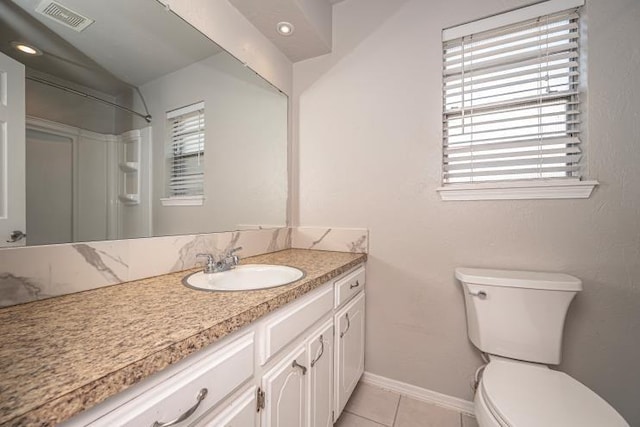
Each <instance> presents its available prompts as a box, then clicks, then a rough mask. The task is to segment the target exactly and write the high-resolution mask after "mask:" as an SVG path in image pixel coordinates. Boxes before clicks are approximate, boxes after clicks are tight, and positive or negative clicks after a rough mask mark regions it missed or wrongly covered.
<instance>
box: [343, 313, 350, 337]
mask: <svg viewBox="0 0 640 427" xmlns="http://www.w3.org/2000/svg"><path fill="white" fill-rule="evenodd" d="M344 316H345V317H346V318H347V329H345V330H344V332H340V338H342V337H343V336H344V335H345V334H346V333H347V331H349V328H350V327H351V320H349V313H346V314H345V315H344Z"/></svg>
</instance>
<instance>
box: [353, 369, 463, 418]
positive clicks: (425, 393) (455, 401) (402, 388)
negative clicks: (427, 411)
mask: <svg viewBox="0 0 640 427" xmlns="http://www.w3.org/2000/svg"><path fill="white" fill-rule="evenodd" d="M360 381H362V382H363V383H366V384H371V385H374V386H377V387H380V388H383V389H385V390H389V391H395V392H396V393H399V394H402V395H404V396H407V397H411V398H413V399H416V400H421V401H423V402H429V403H433V404H434V405H438V406H442V407H445V408H448V409H454V410H456V411H458V412H463V413H465V414H469V415H473V402H469V401H468V400H464V399H460V398H458V397H453V396H449V395H447V394H442V393H438V392H437V391H433V390H427V389H426V388H422V387H418V386H415V385H411V384H407V383H403V382H402V381H396V380H392V379H391V378H386V377H382V376H380V375H376V374H372V373H371V372H365V373H364V374H363V375H362V378H361V380H360Z"/></svg>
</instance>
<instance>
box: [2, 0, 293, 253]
mask: <svg viewBox="0 0 640 427" xmlns="http://www.w3.org/2000/svg"><path fill="white" fill-rule="evenodd" d="M0 50H1V52H2V53H0V76H1V77H2V80H1V84H0V86H1V87H2V88H4V89H1V88H0V91H2V92H3V93H0V97H1V98H2V100H3V102H2V103H0V104H2V106H0V121H1V122H2V126H3V128H4V129H5V130H6V132H4V136H2V137H0V143H1V144H2V145H3V150H4V151H2V150H0V151H1V152H3V153H6V156H4V157H5V158H2V159H0V168H2V171H0V172H1V173H0V180H2V181H3V182H2V183H1V185H0V188H1V190H0V199H1V200H2V201H1V202H0V211H2V213H3V215H0V217H2V219H0V246H4V247H13V246H23V245H27V246H32V245H43V244H53V243H67V242H81V241H93V240H109V239H127V238H137V237H150V236H162V235H174V234H192V233H204V232H216V231H231V230H237V229H243V228H253V227H257V226H261V227H275V226H284V225H285V224H286V203H287V202H286V200H287V97H286V96H285V95H284V94H283V93H281V92H280V91H279V90H277V89H276V88H274V87H273V86H271V85H270V84H269V83H268V82H266V81H265V80H263V79H262V78H261V77H260V76H258V75H257V74H256V73H255V72H253V71H252V70H251V69H249V68H247V67H245V66H244V65H243V64H242V63H241V62H240V61H238V60H237V59H235V58H234V57H233V56H231V55H230V54H229V53H227V52H226V51H224V50H223V49H221V48H220V47H219V46H218V45H216V44H215V43H213V42H212V41H211V40H210V39H208V38H207V37H206V36H204V35H203V34H201V33H200V32H199V31H197V30H196V29H195V28H193V27H192V26H190V25H189V24H188V23H186V22H185V21H183V20H182V19H181V18H180V17H178V16H177V15H175V14H174V13H173V12H171V11H169V10H168V9H167V8H165V6H164V5H163V4H161V3H160V2H158V1H156V0H135V1H131V0H109V1H104V0H59V1H51V0H49V1H47V0H42V1H41V0H0ZM18 63H19V64H18ZM20 64H23V65H24V67H22V66H21V65H20ZM25 111H26V114H25ZM18 128H19V129H20V130H23V131H24V132H22V133H20V132H16V129H18ZM25 235H26V237H25ZM5 242H6V243H5Z"/></svg>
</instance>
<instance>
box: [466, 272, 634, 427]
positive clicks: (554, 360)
mask: <svg viewBox="0 0 640 427" xmlns="http://www.w3.org/2000/svg"><path fill="white" fill-rule="evenodd" d="M456 278H458V280H460V282H462V285H463V289H464V300H465V305H466V308H467V327H468V335H469V338H470V339H471V342H473V344H474V345H475V346H476V347H478V348H479V349H480V350H481V351H483V352H485V353H487V354H488V355H489V363H488V365H486V368H485V369H484V371H483V372H482V377H481V380H480V383H479V385H478V388H477V391H476V396H475V399H474V412H475V415H476V418H477V420H478V424H479V425H480V427H504V426H509V427H591V426H593V427H617V426H625V427H629V424H628V423H627V422H626V421H625V420H624V419H623V418H622V417H621V416H620V414H618V412H616V410H615V409H613V408H612V407H611V406H610V405H609V404H608V403H607V402H605V401H604V399H602V398H601V397H600V396H598V395H597V394H595V393H594V392H593V391H591V390H590V389H589V388H587V387H586V386H585V385H583V384H581V383H580V382H578V381H577V380H575V379H573V378H571V377H570V376H569V375H567V374H565V373H563V372H559V371H555V370H551V369H549V368H548V367H547V366H546V365H547V364H550V365H557V364H559V363H560V359H561V354H560V352H561V345H562V331H563V327H564V320H565V316H566V313H567V309H568V307H569V304H570V303H571V300H572V299H573V297H574V296H575V295H576V293H577V292H579V291H581V290H582V282H581V281H580V279H577V278H575V277H572V276H569V275H567V274H558V273H534V272H526V271H505V270H486V269H479V268H457V269H456Z"/></svg>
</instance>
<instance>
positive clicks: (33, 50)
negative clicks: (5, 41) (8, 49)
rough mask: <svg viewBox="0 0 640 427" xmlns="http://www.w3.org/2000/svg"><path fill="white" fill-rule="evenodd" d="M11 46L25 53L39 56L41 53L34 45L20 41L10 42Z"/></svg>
mask: <svg viewBox="0 0 640 427" xmlns="http://www.w3.org/2000/svg"><path fill="white" fill-rule="evenodd" d="M11 46H13V47H14V48H15V49H17V50H19V51H20V52H22V53H26V54H27V55H34V56H39V55H42V51H41V50H40V49H38V48H37V47H35V46H31V45H28V44H26V43H22V42H11Z"/></svg>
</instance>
